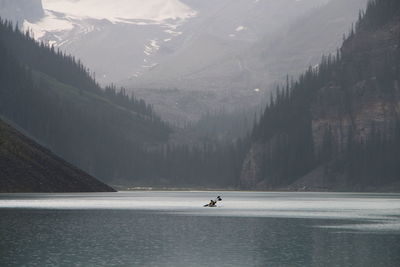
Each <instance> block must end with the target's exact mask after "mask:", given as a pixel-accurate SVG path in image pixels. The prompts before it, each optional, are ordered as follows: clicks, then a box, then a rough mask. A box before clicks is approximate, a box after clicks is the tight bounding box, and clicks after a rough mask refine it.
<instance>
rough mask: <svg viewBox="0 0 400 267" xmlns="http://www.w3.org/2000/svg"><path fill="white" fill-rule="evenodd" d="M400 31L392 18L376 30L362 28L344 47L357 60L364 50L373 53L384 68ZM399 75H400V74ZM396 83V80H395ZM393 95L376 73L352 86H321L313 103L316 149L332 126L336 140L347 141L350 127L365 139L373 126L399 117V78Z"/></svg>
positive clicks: (388, 123)
mask: <svg viewBox="0 0 400 267" xmlns="http://www.w3.org/2000/svg"><path fill="white" fill-rule="evenodd" d="M399 35H400V23H398V22H392V23H389V24H388V25H386V26H385V27H383V28H381V29H379V30H376V31H373V32H367V31H361V32H358V33H357V34H356V35H354V37H353V38H350V39H349V40H347V41H346V42H345V43H344V45H343V47H342V54H343V57H345V58H351V59H354V60H358V59H361V58H363V55H364V54H368V55H369V56H370V60H372V61H373V62H374V67H375V68H377V69H383V68H384V66H383V65H384V62H383V60H384V59H385V56H386V55H388V54H394V51H395V50H396V49H398V48H397V45H398V36H399ZM399 79H400V77H399ZM393 83H394V84H393ZM387 86H388V87H389V86H390V87H394V88H395V90H394V91H393V92H392V95H390V96H388V95H387V94H385V93H384V91H385V88H382V86H380V85H379V84H378V82H377V78H376V77H368V78H367V79H365V80H360V81H359V82H358V83H357V84H356V85H354V86H353V87H352V88H349V90H346V91H345V90H343V89H342V88H340V87H337V86H330V85H329V84H328V85H327V86H326V87H324V88H321V90H320V91H319V92H318V95H317V97H316V101H315V102H314V103H313V106H312V116H313V118H312V131H313V139H314V146H315V150H316V151H318V149H319V148H320V147H321V145H322V140H323V136H324V134H325V132H326V131H327V130H328V129H329V130H330V131H331V133H332V135H333V137H334V140H335V143H337V144H342V145H344V144H346V143H347V140H348V134H349V133H348V130H349V129H351V130H352V131H353V134H354V138H355V139H356V140H358V141H361V140H365V139H366V137H367V135H368V134H369V133H370V132H371V130H372V128H376V129H384V128H386V127H390V126H391V124H392V123H393V122H394V121H396V120H398V119H399V118H400V88H399V81H398V80H395V81H391V84H388V85H387Z"/></svg>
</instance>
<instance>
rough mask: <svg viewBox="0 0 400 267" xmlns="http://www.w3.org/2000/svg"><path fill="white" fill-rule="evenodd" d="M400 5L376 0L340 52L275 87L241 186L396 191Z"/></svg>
mask: <svg viewBox="0 0 400 267" xmlns="http://www.w3.org/2000/svg"><path fill="white" fill-rule="evenodd" d="M399 36H400V2H398V1H397V0H375V1H371V2H370V3H369V4H368V8H367V10H366V12H365V15H364V14H360V20H359V21H358V23H357V25H356V27H355V29H354V30H352V32H351V34H350V36H349V37H348V38H347V39H346V40H345V42H344V44H343V47H342V48H341V51H340V53H339V52H338V54H337V55H336V56H329V57H326V58H324V59H323V60H322V62H321V63H320V65H319V67H318V68H314V69H312V68H310V69H309V70H308V71H307V72H306V73H305V74H303V75H302V76H301V77H300V79H299V81H298V82H296V83H294V84H293V85H292V86H291V87H290V86H289V84H288V85H287V86H286V88H284V89H283V90H279V91H278V92H277V95H276V98H275V99H274V100H273V101H271V104H270V105H269V106H268V107H267V108H266V110H265V113H264V115H263V116H262V118H261V120H260V122H259V124H258V125H257V126H256V127H255V129H254V131H253V136H252V140H253V145H252V147H251V149H250V151H249V153H248V155H247V157H246V159H245V161H244V165H243V169H242V176H241V182H242V186H243V187H248V188H270V189H273V188H281V189H283V188H285V189H300V190H307V189H311V190H380V189H382V190H383V189H384V190H399V188H400V180H399V177H400V168H399V166H400V162H399V159H400V155H399V151H400V127H399V126H400V122H399V118H400V88H399V80H400V38H399Z"/></svg>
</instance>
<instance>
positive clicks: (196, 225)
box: [0, 191, 400, 267]
mask: <svg viewBox="0 0 400 267" xmlns="http://www.w3.org/2000/svg"><path fill="white" fill-rule="evenodd" d="M217 195H221V196H222V198H223V200H222V202H219V203H218V207H215V208H204V207H202V206H203V205H204V204H206V203H208V202H209V200H210V199H214V198H215V197H216V196H217ZM0 266H140V267H142V266H163V267H164V266H202V267H204V266H218V267H223V266H240V267H251V266H360V267H361V266H363V267H366V266H374V267H375V266H400V195H399V194H352V193H279V192H274V193H265V192H197V191H196V192H186V191H185V192H169V191H168V192H154V191H151V192H150V191H149V192H144V191H138V192H118V193H95V194H0Z"/></svg>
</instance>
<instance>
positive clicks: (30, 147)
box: [0, 120, 114, 193]
mask: <svg viewBox="0 0 400 267" xmlns="http://www.w3.org/2000/svg"><path fill="white" fill-rule="evenodd" d="M0 177H1V178H0V192H1V193H16V192H18V193H21V192H24V193H27V192H112V191H114V189H112V188H111V187H109V186H107V185H105V184H103V183H101V182H100V181H98V180H96V179H95V178H93V177H92V176H90V175H88V174H87V173H85V172H83V171H81V170H79V169H77V168H76V167H74V166H72V165H71V164H69V163H67V162H65V161H64V160H62V159H60V158H59V157H57V156H56V155H54V154H52V153H51V152H50V151H49V150H47V149H44V148H43V147H41V146H40V145H38V144H37V143H35V142H34V141H32V140H30V139H28V138H26V137H25V136H24V135H22V134H21V133H19V132H18V131H16V130H15V129H13V128H12V127H11V126H10V125H7V124H6V123H4V122H3V121H1V120H0Z"/></svg>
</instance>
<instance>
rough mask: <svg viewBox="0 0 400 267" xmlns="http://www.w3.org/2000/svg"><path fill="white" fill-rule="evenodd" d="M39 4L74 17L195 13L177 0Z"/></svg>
mask: <svg viewBox="0 0 400 267" xmlns="http://www.w3.org/2000/svg"><path fill="white" fill-rule="evenodd" d="M43 7H44V9H47V10H52V11H56V12H60V13H63V14H66V15H67V16H72V17H75V18H92V19H100V20H101V19H107V20H109V21H111V22H113V23H115V22H129V21H130V20H149V21H157V22H161V21H165V20H171V19H172V20H176V19H187V18H190V17H192V16H194V15H195V14H196V12H195V11H194V10H192V9H191V8H190V7H188V6H187V5H185V4H183V3H182V2H180V1H179V0H146V1H142V0H113V1H109V0H43Z"/></svg>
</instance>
